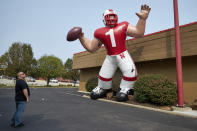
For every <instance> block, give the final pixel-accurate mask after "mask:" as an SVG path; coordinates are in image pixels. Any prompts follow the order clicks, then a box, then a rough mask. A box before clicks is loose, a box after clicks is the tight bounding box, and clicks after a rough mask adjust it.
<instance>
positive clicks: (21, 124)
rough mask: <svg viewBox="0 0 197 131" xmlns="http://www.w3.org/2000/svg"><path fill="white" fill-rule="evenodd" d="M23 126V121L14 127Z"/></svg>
mask: <svg viewBox="0 0 197 131" xmlns="http://www.w3.org/2000/svg"><path fill="white" fill-rule="evenodd" d="M22 126H24V124H23V123H20V124H18V125H17V126H14V128H18V127H22Z"/></svg>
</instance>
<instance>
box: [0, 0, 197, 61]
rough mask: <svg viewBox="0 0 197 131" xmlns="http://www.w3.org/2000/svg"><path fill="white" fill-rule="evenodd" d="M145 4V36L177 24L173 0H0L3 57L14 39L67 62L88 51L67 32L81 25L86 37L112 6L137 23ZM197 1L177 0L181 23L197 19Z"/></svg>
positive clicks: (121, 18) (40, 53)
mask: <svg viewBox="0 0 197 131" xmlns="http://www.w3.org/2000/svg"><path fill="white" fill-rule="evenodd" d="M142 4H148V5H149V6H150V7H151V12H150V14H149V18H148V19H147V24H146V32H145V35H147V34H150V33H154V32H158V31H162V30H165V29H169V28H172V27H174V14H173V0H0V56H1V55H3V54H4V53H5V52H6V51H8V49H9V47H10V46H11V45H12V44H13V43H14V42H21V43H27V44H31V47H32V50H33V52H34V57H35V58H36V59H37V60H38V59H40V58H41V57H42V56H44V55H54V56H56V57H58V58H60V59H61V60H62V62H65V61H66V60H67V59H68V58H72V57H73V54H75V53H78V52H81V51H85V49H84V48H83V46H82V45H81V44H80V42H79V40H76V41H74V42H68V41H66V34H67V32H68V31H69V30H70V29H71V28H72V27H74V26H80V27H82V30H83V32H84V33H85V36H86V37H88V38H89V39H92V38H93V34H94V31H95V30H96V29H97V28H100V27H103V26H104V24H103V22H102V14H103V12H104V11H105V10H106V9H113V10H115V11H116V13H117V14H118V21H119V22H121V21H128V22H129V23H130V24H132V25H136V23H137V21H138V17H137V16H136V15H135V13H136V12H139V11H140V7H141V5H142ZM196 5H197V0H178V6H179V24H180V25H184V24H188V23H191V22H196V21H197V13H196V12H197V8H196Z"/></svg>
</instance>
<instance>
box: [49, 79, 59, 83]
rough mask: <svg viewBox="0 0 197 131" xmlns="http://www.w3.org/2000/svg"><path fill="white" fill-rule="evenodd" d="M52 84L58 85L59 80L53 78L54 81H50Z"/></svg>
mask: <svg viewBox="0 0 197 131" xmlns="http://www.w3.org/2000/svg"><path fill="white" fill-rule="evenodd" d="M50 82H52V83H58V80H57V79H55V78H52V79H50Z"/></svg>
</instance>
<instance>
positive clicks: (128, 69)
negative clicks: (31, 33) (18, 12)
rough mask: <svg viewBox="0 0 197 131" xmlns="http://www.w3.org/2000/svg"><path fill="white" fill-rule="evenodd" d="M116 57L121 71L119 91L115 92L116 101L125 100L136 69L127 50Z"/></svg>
mask: <svg viewBox="0 0 197 131" xmlns="http://www.w3.org/2000/svg"><path fill="white" fill-rule="evenodd" d="M117 57H118V61H119V64H118V66H119V68H120V70H121V72H122V80H121V83H120V91H119V92H118V93H117V94H116V99H117V101H127V100H128V94H129V91H130V90H132V89H133V85H134V83H135V81H136V80H137V70H136V67H135V64H134V62H133V60H132V58H131V56H130V55H129V53H128V52H127V51H125V52H123V53H121V54H120V55H119V56H117Z"/></svg>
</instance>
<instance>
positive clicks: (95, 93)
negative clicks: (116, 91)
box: [90, 86, 111, 100]
mask: <svg viewBox="0 0 197 131" xmlns="http://www.w3.org/2000/svg"><path fill="white" fill-rule="evenodd" d="M110 91H111V89H103V88H100V87H98V86H97V87H96V88H94V89H93V90H92V92H91V93H90V98H91V99H93V100H96V99H98V98H103V97H106V94H107V93H108V92H110Z"/></svg>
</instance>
